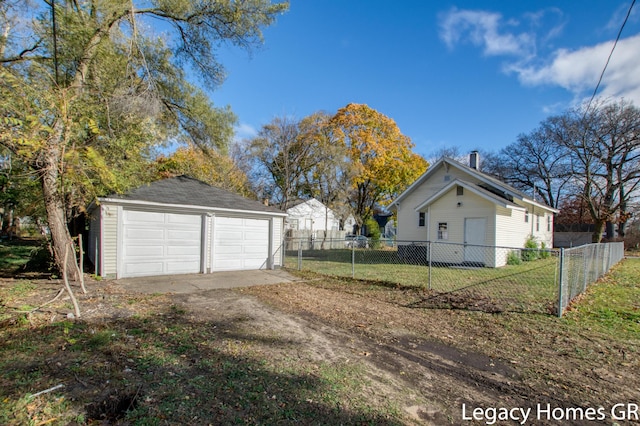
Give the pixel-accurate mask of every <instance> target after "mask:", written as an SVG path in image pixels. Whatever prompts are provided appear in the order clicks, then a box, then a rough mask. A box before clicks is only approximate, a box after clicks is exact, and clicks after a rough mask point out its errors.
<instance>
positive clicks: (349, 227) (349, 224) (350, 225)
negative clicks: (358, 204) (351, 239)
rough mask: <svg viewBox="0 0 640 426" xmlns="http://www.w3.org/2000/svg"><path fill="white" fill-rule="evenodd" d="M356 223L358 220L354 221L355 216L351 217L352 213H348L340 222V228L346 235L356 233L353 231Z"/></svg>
mask: <svg viewBox="0 0 640 426" xmlns="http://www.w3.org/2000/svg"><path fill="white" fill-rule="evenodd" d="M357 223H358V222H356V218H355V217H353V215H352V214H350V215H349V216H347V218H346V219H345V220H344V222H343V223H342V229H344V230H345V231H346V232H347V234H348V235H353V234H355V233H356V232H355V231H356V225H357Z"/></svg>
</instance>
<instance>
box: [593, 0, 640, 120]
mask: <svg viewBox="0 0 640 426" xmlns="http://www.w3.org/2000/svg"><path fill="white" fill-rule="evenodd" d="M635 4H636V0H633V1H632V2H631V6H629V10H628V11H627V16H625V18H624V22H623V23H622V26H621V27H620V31H618V36H617V37H616V41H615V42H614V43H613V47H612V48H611V52H609V57H608V58H607V62H606V63H605V64H604V68H603V69H602V72H601V73H600V78H599V79H598V84H596V88H595V89H594V90H593V94H592V95H591V99H589V103H587V108H586V110H585V114H586V111H589V107H591V102H593V99H594V98H595V97H596V93H598V88H600V83H602V78H603V77H604V72H605V71H606V70H607V66H609V61H610V60H611V56H612V55H613V51H614V50H615V49H616V45H617V44H618V40H620V35H621V34H622V30H623V29H624V26H625V25H626V24H627V21H628V20H629V16H630V15H631V10H632V9H633V5H635Z"/></svg>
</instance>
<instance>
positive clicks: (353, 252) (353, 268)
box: [351, 240, 356, 278]
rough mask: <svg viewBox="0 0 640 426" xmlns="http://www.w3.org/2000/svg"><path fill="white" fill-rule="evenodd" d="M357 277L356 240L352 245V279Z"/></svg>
mask: <svg viewBox="0 0 640 426" xmlns="http://www.w3.org/2000/svg"><path fill="white" fill-rule="evenodd" d="M355 277H356V244H355V240H354V242H353V244H352V245H351V278H355Z"/></svg>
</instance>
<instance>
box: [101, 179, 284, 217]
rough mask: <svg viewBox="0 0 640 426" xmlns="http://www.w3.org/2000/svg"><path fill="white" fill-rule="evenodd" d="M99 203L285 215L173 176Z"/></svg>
mask: <svg viewBox="0 0 640 426" xmlns="http://www.w3.org/2000/svg"><path fill="white" fill-rule="evenodd" d="M99 200H100V201H102V202H104V201H111V202H118V201H120V202H144V204H149V203H151V204H161V205H173V206H193V207H201V208H212V209H222V210H228V211H229V210H231V211H251V212H259V213H275V214H279V215H283V216H284V215H286V213H285V212H283V211H282V210H280V209H277V208H276V207H272V206H265V205H264V204H262V203H260V202H258V201H255V200H251V199H249V198H245V197H243V196H241V195H238V194H235V193H233V192H230V191H227V190H225V189H221V188H216V187H214V186H211V185H208V184H206V183H204V182H202V181H199V180H197V179H194V178H191V177H189V176H184V175H183V176H177V177H172V178H167V179H162V180H158V181H155V182H152V183H150V184H148V185H143V186H140V187H138V188H136V189H134V190H132V191H130V192H128V193H126V194H112V195H109V196H108V197H105V198H99Z"/></svg>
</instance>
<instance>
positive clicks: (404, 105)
mask: <svg viewBox="0 0 640 426" xmlns="http://www.w3.org/2000/svg"><path fill="white" fill-rule="evenodd" d="M630 4H631V0H628V1H627V0H625V1H617V0H601V1H595V0H585V1H544V0H540V1H458V2H448V1H424V0H403V1H393V2H392V1H388V0H387V1H380V0H348V1H345V0H292V1H291V7H290V10H289V12H287V13H286V14H284V15H282V16H280V17H279V19H278V21H277V22H276V23H275V24H274V25H273V26H271V27H269V28H268V29H266V31H265V44H264V46H263V47H262V48H260V49H258V50H256V51H255V52H253V54H252V55H251V56H250V55H248V54H247V53H246V52H245V51H242V50H238V49H225V50H224V51H222V52H221V55H220V59H221V61H222V63H223V65H224V66H225V68H226V70H227V79H226V80H225V82H224V83H223V84H222V85H221V86H220V87H219V88H218V89H216V90H215V91H214V92H212V93H211V98H212V100H213V102H214V104H216V105H218V106H222V105H230V106H231V108H232V110H233V111H234V112H235V113H236V115H237V116H238V120H239V123H238V126H237V129H236V132H237V133H236V137H237V138H238V139H242V138H246V137H251V136H253V135H255V133H256V131H257V130H258V129H259V128H260V127H261V126H262V125H264V124H266V123H268V122H269V121H271V120H272V119H273V118H274V117H278V116H284V115H288V116H293V117H296V118H303V117H305V116H307V115H309V114H311V113H313V112H315V111H319V110H324V111H328V112H330V113H334V112H336V111H337V110H338V109H339V108H341V107H343V106H345V105H347V104H348V103H351V102H354V103H365V104H367V105H369V106H370V107H371V108H373V109H375V110H377V111H379V112H380V113H382V114H384V115H386V116H388V117H390V118H392V119H394V120H395V121H396V123H397V124H398V126H399V127H400V130H401V131H402V132H403V133H404V134H405V135H407V136H409V137H410V138H411V139H412V140H413V142H414V144H415V145H416V146H415V148H414V150H415V151H416V152H418V153H419V154H422V155H424V156H425V157H429V156H430V155H432V154H433V153H434V152H435V151H437V150H439V149H441V148H443V147H453V146H455V147H458V148H460V149H461V151H462V152H466V151H470V150H472V149H483V150H488V151H496V150H499V149H500V148H502V147H504V146H506V145H508V144H509V143H512V142H514V141H515V140H516V137H517V136H518V134H520V133H527V132H529V131H531V130H532V129H534V128H535V127H536V126H537V125H538V123H539V122H540V121H541V120H543V119H545V118H546V117H547V116H549V115H553V114H558V113H561V112H563V111H564V110H566V109H567V108H569V107H571V106H572V105H575V104H576V103H578V102H580V101H583V100H585V99H588V98H589V97H590V96H591V94H592V92H593V90H594V88H595V85H596V83H597V81H598V77H599V75H600V73H601V71H602V68H603V67H604V64H605V62H606V59H607V56H608V55H609V52H610V50H611V47H612V45H613V42H614V40H615V37H616V35H617V33H618V31H619V30H620V26H621V25H622V22H623V20H624V17H625V15H626V13H627V10H628V8H629V6H630ZM638 9H640V5H636V6H635V7H634V10H633V13H632V15H631V17H630V19H629V21H628V22H627V24H626V26H625V29H624V31H623V33H622V37H621V40H620V42H619V43H618V46H617V47H616V50H615V52H614V54H613V57H612V59H611V62H610V64H609V67H608V69H607V73H606V74H605V77H604V80H603V83H602V85H601V87H600V89H599V92H598V94H599V95H601V96H605V97H621V96H623V97H625V98H626V99H630V100H632V101H634V102H635V104H636V105H638V106H640V10H638Z"/></svg>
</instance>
